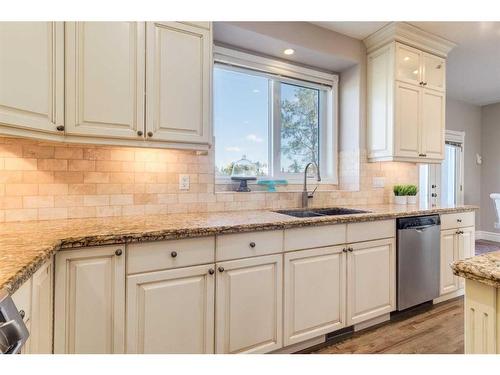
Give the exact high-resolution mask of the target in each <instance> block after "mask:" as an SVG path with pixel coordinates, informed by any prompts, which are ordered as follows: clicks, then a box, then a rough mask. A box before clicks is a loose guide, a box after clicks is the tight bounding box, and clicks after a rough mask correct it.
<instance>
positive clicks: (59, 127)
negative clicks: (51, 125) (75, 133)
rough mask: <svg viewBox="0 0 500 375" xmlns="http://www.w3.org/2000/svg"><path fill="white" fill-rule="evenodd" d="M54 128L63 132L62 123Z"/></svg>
mask: <svg viewBox="0 0 500 375" xmlns="http://www.w3.org/2000/svg"><path fill="white" fill-rule="evenodd" d="M56 130H57V131H60V132H63V131H64V125H59V126H58V127H56Z"/></svg>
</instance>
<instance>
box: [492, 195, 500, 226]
mask: <svg viewBox="0 0 500 375" xmlns="http://www.w3.org/2000/svg"><path fill="white" fill-rule="evenodd" d="M490 198H491V199H493V204H494V205H495V212H496V214H497V221H496V222H495V228H497V229H500V193H493V194H490Z"/></svg>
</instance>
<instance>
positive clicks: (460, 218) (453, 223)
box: [441, 211, 475, 230]
mask: <svg viewBox="0 0 500 375" xmlns="http://www.w3.org/2000/svg"><path fill="white" fill-rule="evenodd" d="M474 220H475V216H474V212H473V211H472V212H458V213H455V214H444V215H441V230H445V229H452V228H463V227H472V226H474Z"/></svg>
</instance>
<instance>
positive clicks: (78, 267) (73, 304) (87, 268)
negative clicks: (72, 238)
mask: <svg viewBox="0 0 500 375" xmlns="http://www.w3.org/2000/svg"><path fill="white" fill-rule="evenodd" d="M124 252H125V250H124V248H123V247H120V246H105V247H104V246H103V247H97V248H85V249H78V250H64V251H61V252H59V253H57V254H56V274H55V301H54V304H55V306H54V322H55V324H54V353H56V354H62V353H67V354H73V353H78V354H87V353H93V354H106V353H123V352H124V338H125V335H124V333H125V332H124V331H125V322H124V319H125V259H124V258H125V254H124Z"/></svg>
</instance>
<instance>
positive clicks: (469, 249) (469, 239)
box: [455, 227, 476, 288]
mask: <svg viewBox="0 0 500 375" xmlns="http://www.w3.org/2000/svg"><path fill="white" fill-rule="evenodd" d="M459 231H460V234H458V235H457V244H458V254H457V259H455V260H460V259H465V258H470V257H472V256H474V252H475V247H476V238H475V237H476V232H475V227H468V228H460V229H459ZM462 232H463V233H462ZM457 279H458V287H459V288H464V287H465V279H464V278H463V277H458V278H457Z"/></svg>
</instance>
